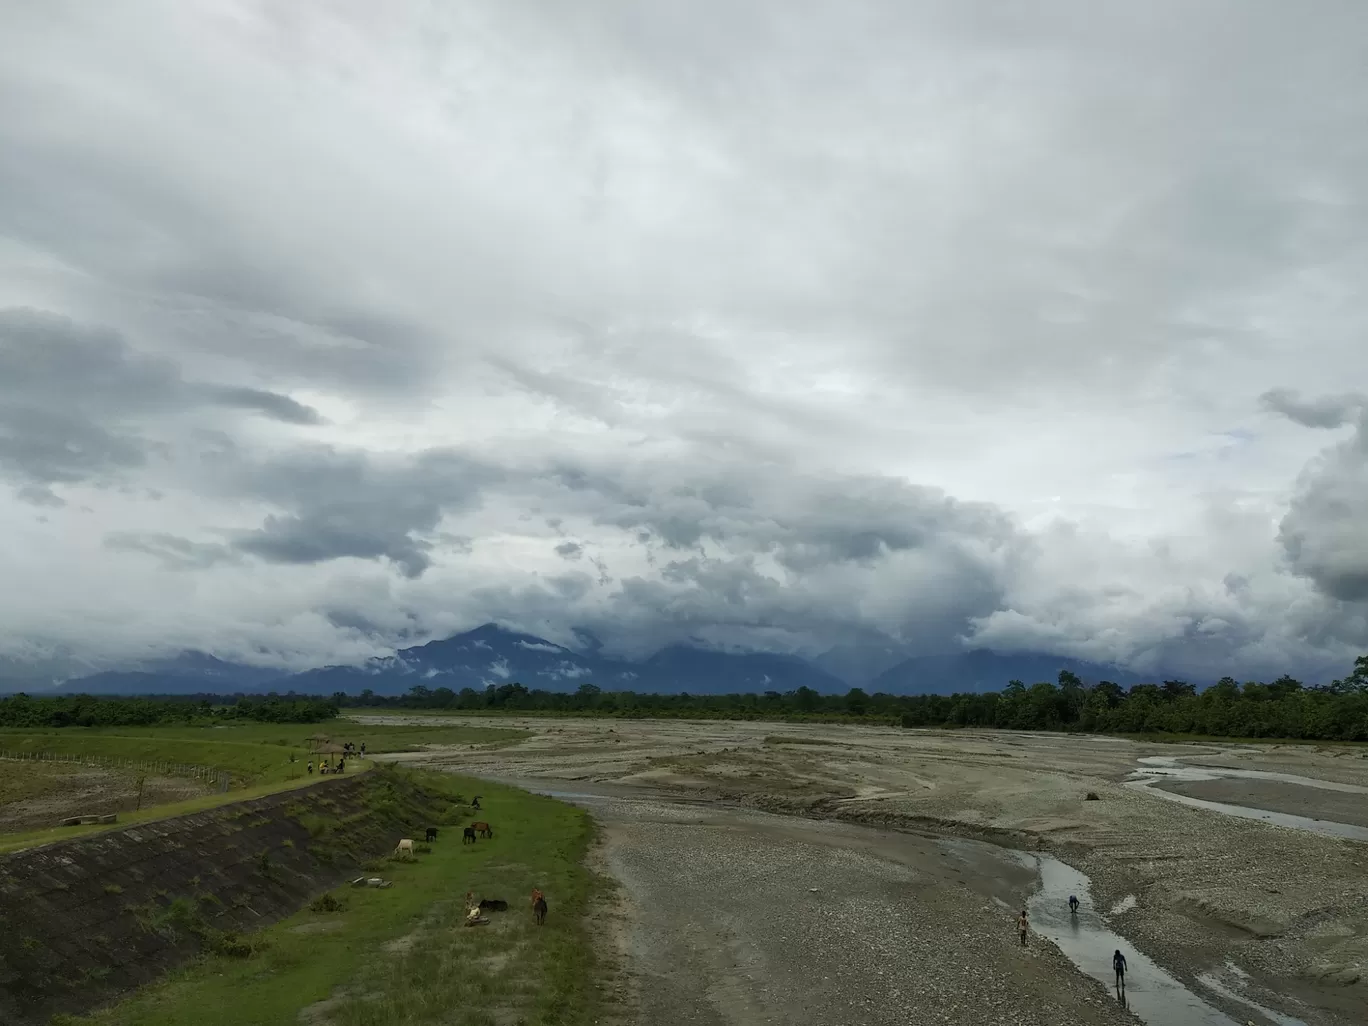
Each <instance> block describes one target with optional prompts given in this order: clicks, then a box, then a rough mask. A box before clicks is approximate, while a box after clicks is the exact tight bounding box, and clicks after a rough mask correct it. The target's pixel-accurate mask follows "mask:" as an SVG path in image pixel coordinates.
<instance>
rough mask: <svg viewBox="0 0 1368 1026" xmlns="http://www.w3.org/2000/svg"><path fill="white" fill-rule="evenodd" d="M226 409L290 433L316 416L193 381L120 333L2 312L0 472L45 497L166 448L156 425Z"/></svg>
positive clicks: (270, 396) (283, 401) (256, 394)
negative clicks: (151, 428) (47, 490)
mask: <svg viewBox="0 0 1368 1026" xmlns="http://www.w3.org/2000/svg"><path fill="white" fill-rule="evenodd" d="M197 407H199V408H206V407H222V408H225V409H232V410H243V411H250V412H254V413H258V414H261V415H263V416H265V417H268V418H270V419H273V420H277V421H281V422H285V423H291V424H316V423H318V421H319V418H318V415H317V413H316V412H315V411H313V410H311V409H309V408H308V407H307V406H304V405H302V404H301V403H298V402H296V401H295V400H293V399H291V398H289V397H288V396H284V395H280V394H278V393H275V392H269V391H264V390H261V389H255V388H246V387H241V386H230V385H221V384H203V383H195V382H188V381H186V380H185V379H184V378H183V377H182V375H181V372H180V368H179V367H178V366H177V365H176V364H175V363H174V362H173V361H171V360H168V359H164V358H160V357H156V356H151V355H147V354H145V353H140V352H138V351H137V350H135V349H133V348H132V347H131V346H130V345H129V344H128V342H127V341H126V340H125V339H124V338H123V337H122V336H121V335H120V334H119V333H117V332H114V331H111V330H109V329H105V328H100V327H93V326H89V325H83V324H79V323H76V322H75V321H72V320H71V319H69V318H66V317H61V316H58V315H56V314H52V313H49V312H45V311H39V310H30V309H8V310H0V429H3V430H2V431H0V468H4V469H7V470H8V471H9V472H10V474H11V475H12V476H16V477H18V478H20V479H21V480H25V481H27V482H30V483H31V484H34V485H37V486H39V487H40V488H41V487H42V486H46V485H52V484H62V483H72V482H77V481H84V480H94V479H100V478H101V477H102V476H104V475H107V474H110V473H113V472H117V471H124V470H129V469H131V468H135V467H138V466H140V465H142V464H144V463H145V462H146V461H147V460H148V458H149V456H150V455H151V454H152V453H154V452H157V451H159V450H162V449H164V448H165V446H164V444H163V443H160V442H158V441H157V440H155V439H154V438H153V437H151V436H150V435H149V434H148V433H147V432H148V427H147V426H148V424H149V422H154V421H156V420H157V419H158V418H161V417H166V416H169V415H174V414H178V413H183V412H186V411H193V410H194V409H195V408H197Z"/></svg>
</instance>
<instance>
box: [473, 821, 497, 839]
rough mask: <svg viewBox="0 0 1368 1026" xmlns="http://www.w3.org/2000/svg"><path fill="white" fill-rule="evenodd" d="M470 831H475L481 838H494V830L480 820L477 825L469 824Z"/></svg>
mask: <svg viewBox="0 0 1368 1026" xmlns="http://www.w3.org/2000/svg"><path fill="white" fill-rule="evenodd" d="M470 829H472V830H474V831H475V832H476V833H477V834H479V835H480V836H481V837H493V836H494V830H493V829H492V828H491V827H490V825H489V824H488V823H486V822H485V821H484V820H481V821H480V822H478V823H471V824H470Z"/></svg>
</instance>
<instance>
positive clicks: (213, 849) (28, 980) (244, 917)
mask: <svg viewBox="0 0 1368 1026" xmlns="http://www.w3.org/2000/svg"><path fill="white" fill-rule="evenodd" d="M447 804H448V803H447V802H446V800H445V799H442V798H439V797H438V796H436V795H433V794H431V793H429V792H426V791H424V790H423V789H422V788H421V787H419V786H418V785H416V784H414V783H413V782H411V781H410V780H408V779H406V778H404V777H402V776H400V775H398V774H395V773H392V772H385V771H377V772H373V773H366V774H362V775H359V776H356V777H351V778H334V779H324V780H320V781H319V782H318V783H317V784H315V785H312V786H310V787H305V788H301V789H297V790H293V791H287V792H283V793H281V794H276V795H270V796H268V797H265V798H257V799H253V800H250V801H243V802H239V803H235V804H232V805H224V806H220V807H218V808H215V809H212V810H209V811H206V812H199V813H194V814H192V815H187V816H179V817H176V818H174V819H166V820H161V821H158V822H154V823H146V824H140V825H138V826H133V827H127V828H125V829H122V830H113V831H110V832H109V833H102V834H98V835H94V836H90V837H85V838H78V839H73V840H70V841H62V842H58V843H56V844H49V845H45V846H44V847H41V848H32V849H29V850H27V851H21V852H17V853H15V854H12V855H6V856H0V922H3V923H4V929H3V930H0V1022H3V1023H6V1024H7V1026H27V1024H35V1026H36V1024H46V1023H47V1022H48V1021H49V1019H50V1018H51V1016H52V1015H53V1014H54V1013H59V1012H65V1013H71V1014H79V1013H81V1012H86V1011H89V1010H91V1009H92V1008H96V1007H98V1006H100V1005H101V1004H104V1003H106V1002H108V1001H110V1000H112V999H114V998H115V997H117V996H119V995H120V994H122V993H125V992H126V991H128V990H131V989H132V988H134V987H137V986H140V985H142V984H144V983H147V982H149V981H151V980H153V979H155V978H156V977H158V976H159V975H161V974H162V973H164V972H165V971H166V970H168V969H171V968H174V967H176V966H178V965H180V964H182V963H184V962H185V961H187V960H189V959H191V958H193V957H194V956H195V955H197V954H199V953H200V952H201V951H205V950H214V951H219V952H224V953H229V954H232V953H237V952H241V953H244V954H245V953H247V952H249V951H250V944H251V940H250V933H251V931H253V930H255V929H257V928H259V927H262V926H265V925H268V924H270V923H273V922H275V921H277V920H279V919H282V918H284V917H286V916H288V915H291V914H293V913H294V912H296V911H298V910H299V909H300V908H301V907H303V906H304V905H305V904H306V903H307V902H309V901H310V900H311V899H312V898H314V897H315V896H317V895H319V894H320V893H322V892H324V891H327V890H329V889H331V888H333V887H336V886H337V885H338V884H340V883H342V882H343V881H345V880H347V879H349V878H351V877H354V876H356V875H358V874H359V873H360V872H362V867H363V865H364V863H366V862H368V861H369V860H371V859H373V858H374V857H376V856H378V855H380V854H383V853H384V852H386V851H388V850H390V849H392V848H393V847H394V845H395V841H396V839H397V838H399V837H401V836H403V837H407V836H412V834H413V833H414V832H415V831H417V830H421V828H422V827H423V826H424V825H425V824H426V823H428V822H430V821H432V820H434V819H436V818H437V817H439V816H441V815H442V814H443V813H444V812H445V811H446V807H447ZM419 836H420V837H421V834H420V835H419Z"/></svg>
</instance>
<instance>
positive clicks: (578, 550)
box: [556, 541, 584, 559]
mask: <svg viewBox="0 0 1368 1026" xmlns="http://www.w3.org/2000/svg"><path fill="white" fill-rule="evenodd" d="M556 555H558V556H560V557H561V559H579V558H580V557H581V556H582V555H584V546H583V545H581V544H580V543H579V542H572V541H566V542H561V543H560V544H559V545H557V546H556Z"/></svg>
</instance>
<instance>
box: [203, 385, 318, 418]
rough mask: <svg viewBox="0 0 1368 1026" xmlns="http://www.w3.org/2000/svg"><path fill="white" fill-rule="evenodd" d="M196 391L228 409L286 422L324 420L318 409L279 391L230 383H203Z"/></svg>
mask: <svg viewBox="0 0 1368 1026" xmlns="http://www.w3.org/2000/svg"><path fill="white" fill-rule="evenodd" d="M199 391H200V393H201V394H202V395H203V396H204V397H205V399H206V400H207V401H209V402H211V403H213V404H215V405H218V406H227V407H229V408H230V409H238V410H254V411H255V412H257V413H260V414H262V415H263V416H266V417H270V418H271V419H272V420H279V421H282V422H283V423H286V424H321V423H323V418H322V417H320V416H319V415H318V411H317V410H315V409H312V408H311V407H308V406H305V405H304V404H303V403H300V402H296V401H295V400H294V399H291V398H290V397H289V396H287V395H281V394H280V393H278V392H265V391H262V390H261V389H259V388H242V387H235V386H230V385H202V386H200V388H199Z"/></svg>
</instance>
